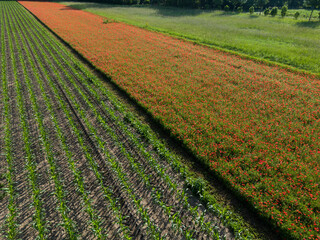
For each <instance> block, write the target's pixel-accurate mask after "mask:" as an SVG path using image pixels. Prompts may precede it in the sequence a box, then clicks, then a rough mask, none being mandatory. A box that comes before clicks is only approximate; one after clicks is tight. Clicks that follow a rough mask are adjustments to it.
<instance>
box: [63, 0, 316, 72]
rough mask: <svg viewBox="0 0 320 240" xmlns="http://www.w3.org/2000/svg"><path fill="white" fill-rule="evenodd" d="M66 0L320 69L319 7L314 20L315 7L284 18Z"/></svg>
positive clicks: (172, 32)
mask: <svg viewBox="0 0 320 240" xmlns="http://www.w3.org/2000/svg"><path fill="white" fill-rule="evenodd" d="M61 3H63V4H65V5H68V6H71V7H73V8H76V9H82V10H85V11H88V12H92V13H94V14H98V15H101V16H104V17H107V18H108V19H115V20H117V21H121V22H126V23H129V24H132V25H136V26H138V27H142V28H147V29H150V30H154V31H159V32H164V33H167V34H170V35H174V36H179V37H184V38H187V39H190V40H193V41H196V42H198V43H204V44H208V45H212V46H217V47H221V48H225V49H228V50H233V51H237V52H240V53H243V54H248V55H251V56H254V57H257V58H262V59H266V60H270V61H275V62H279V63H282V64H287V65H290V66H293V67H296V68H299V69H303V70H307V71H311V72H315V73H320V65H319V62H320V48H319V47H318V46H319V43H320V42H319V39H320V24H319V21H318V20H317V17H318V12H317V11H315V12H314V14H313V16H314V18H313V20H312V21H311V22H309V21H308V17H309V15H310V11H308V10H303V9H301V10H300V9H298V10H295V9H294V10H289V11H288V16H287V17H285V18H281V16H276V17H271V16H267V17H266V16H263V15H259V14H258V13H255V14H254V15H251V16H250V15H249V13H241V14H234V13H230V14H225V13H224V12H223V11H204V10H198V9H178V8H165V7H146V6H119V5H107V4H97V3H79V2H61ZM297 11H299V12H300V17H299V18H298V19H297V20H296V19H294V17H293V15H294V13H295V12H297Z"/></svg>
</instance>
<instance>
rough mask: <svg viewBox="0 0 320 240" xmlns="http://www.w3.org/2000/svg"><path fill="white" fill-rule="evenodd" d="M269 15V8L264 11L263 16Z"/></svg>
mask: <svg viewBox="0 0 320 240" xmlns="http://www.w3.org/2000/svg"><path fill="white" fill-rule="evenodd" d="M269 13H270V10H269V8H266V9H265V10H264V11H263V14H264V15H265V16H268V15H269Z"/></svg>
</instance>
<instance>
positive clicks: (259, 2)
mask: <svg viewBox="0 0 320 240" xmlns="http://www.w3.org/2000/svg"><path fill="white" fill-rule="evenodd" d="M268 2H269V0H255V1H254V3H255V5H256V6H257V7H258V8H260V9H261V11H262V9H263V8H264V6H266V5H267V4H268Z"/></svg>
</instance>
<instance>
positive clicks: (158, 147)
mask: <svg viewBox="0 0 320 240" xmlns="http://www.w3.org/2000/svg"><path fill="white" fill-rule="evenodd" d="M56 50H57V49H56ZM73 61H76V60H75V59H73ZM65 62H66V63H67V64H68V65H69V67H71V64H70V63H69V62H68V61H65ZM57 63H59V61H57ZM79 71H80V72H81V71H84V69H76V70H75V71H74V72H75V73H77V72H79ZM84 75H85V76H86V79H85V80H84V81H83V83H85V84H86V87H87V88H88V89H90V84H88V81H89V82H90V83H92V82H94V84H95V85H97V87H99V89H100V91H102V92H103V96H106V97H108V98H110V99H111V100H112V101H113V104H114V105H115V107H114V108H116V109H117V110H120V109H121V110H122V111H125V110H124V108H123V106H121V105H120V104H119V102H117V101H116V100H115V98H114V97H112V96H111V95H110V93H108V92H107V91H106V90H105V88H104V87H103V86H102V85H101V84H99V81H97V80H96V79H95V78H94V77H93V76H92V75H91V74H90V73H88V72H85V73H84ZM69 79H70V80H72V78H71V77H70V78H69ZM74 87H75V88H77V85H75V84H74ZM65 89H67V87H65ZM92 91H93V90H92V89H91V94H92V95H94V96H95V98H96V99H97V101H98V102H101V104H102V105H103V106H104V107H105V111H107V112H108V114H109V116H111V118H112V121H115V122H116V124H117V125H118V126H121V128H122V130H124V132H125V133H126V134H127V135H126V137H128V139H130V140H131V141H132V142H133V143H134V144H135V145H136V146H137V148H138V149H140V150H141V153H142V154H143V155H144V157H145V158H146V159H148V160H149V164H150V165H151V166H153V167H154V168H155V171H156V172H157V173H158V174H160V175H162V176H161V177H163V178H164V179H165V180H166V183H167V184H168V185H169V186H170V187H172V186H173V185H174V183H172V181H171V180H170V178H169V177H168V176H167V175H166V174H165V173H164V172H165V169H164V168H163V167H162V168H161V166H160V167H159V165H158V166H157V165H156V163H155V161H154V160H153V159H152V157H151V155H150V154H149V153H148V152H147V151H146V150H145V149H143V145H142V144H141V143H140V141H139V140H138V139H137V137H136V136H135V135H134V134H132V133H131V132H130V131H129V130H128V129H126V124H125V123H123V122H121V121H119V119H117V118H116V115H115V114H114V113H112V109H111V108H110V107H109V106H106V105H105V103H104V102H103V101H100V99H102V98H103V96H101V97H99V94H98V93H96V92H92ZM82 97H83V98H84V99H85V98H86V95H85V94H84V93H83V94H82ZM74 104H75V105H76V103H74ZM89 105H90V104H89ZM90 108H93V109H94V106H93V105H92V104H91V105H90ZM94 112H95V115H96V117H97V119H98V120H99V121H100V123H101V124H102V125H103V126H104V129H105V130H106V131H107V132H110V129H108V127H107V126H106V123H105V121H104V120H103V117H101V116H99V114H98V111H94ZM122 114H123V115H126V118H127V119H129V121H130V122H131V124H133V126H135V127H136V128H138V129H140V130H139V131H140V132H141V133H144V134H145V135H146V136H147V139H149V141H150V142H153V143H154V144H155V149H156V150H157V151H158V153H159V154H160V155H162V156H164V157H165V159H166V160H167V161H168V162H169V163H170V164H173V165H174V164H176V168H179V167H180V166H179V164H178V161H177V160H176V159H175V157H173V155H172V154H171V155H170V154H169V153H168V151H167V150H166V149H165V148H164V145H162V144H160V142H159V141H156V138H155V137H154V136H152V134H151V133H150V130H149V129H148V128H147V127H146V126H142V125H141V124H139V122H138V121H137V120H136V119H134V117H133V116H132V115H131V114H129V113H126V112H124V113H122ZM111 135H112V136H113V138H114V139H115V140H116V138H117V137H116V135H115V134H111ZM121 149H122V150H124V148H121ZM124 154H125V155H127V157H128V158H129V159H130V156H128V154H127V153H124ZM133 166H134V165H133ZM136 169H138V168H137V167H136ZM139 171H140V170H139ZM140 174H141V173H140ZM142 174H143V173H142ZM142 178H143V176H142ZM144 180H145V181H146V184H147V185H148V183H147V181H148V180H147V179H144ZM154 195H155V196H157V193H155V194H154ZM180 195H181V196H184V193H183V192H182V193H181V194H180ZM182 198H183V197H182ZM185 202H186V201H185ZM210 208H212V209H215V211H216V212H217V214H218V215H219V216H220V217H221V218H222V219H223V218H225V219H229V217H230V216H229V213H228V212H227V211H223V210H220V208H219V207H217V206H215V207H212V206H210ZM193 212H196V211H193ZM224 214H225V215H226V216H225V217H224V216H223V215H224ZM196 215H197V216H198V217H197V216H195V217H194V218H195V219H201V216H199V214H198V213H196ZM176 221H177V222H178V220H176ZM200 222H201V221H200ZM229 222H232V218H231V219H229V221H227V220H226V221H225V223H226V224H227V225H228V224H229ZM200 224H201V225H203V222H201V223H200ZM230 225H231V226H232V225H236V224H230ZM208 226H210V224H209V225H208ZM237 227H238V228H239V226H235V228H237ZM202 228H203V227H202ZM202 228H201V229H202ZM207 228H210V227H207ZM210 231H212V230H210ZM238 231H239V232H240V231H243V229H238Z"/></svg>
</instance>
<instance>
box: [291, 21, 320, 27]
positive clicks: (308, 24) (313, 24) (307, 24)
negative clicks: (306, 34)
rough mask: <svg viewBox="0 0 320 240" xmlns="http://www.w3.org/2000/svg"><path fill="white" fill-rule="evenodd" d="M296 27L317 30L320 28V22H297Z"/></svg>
mask: <svg viewBox="0 0 320 240" xmlns="http://www.w3.org/2000/svg"><path fill="white" fill-rule="evenodd" d="M296 26H298V27H307V28H317V27H319V26H320V21H317V22H314V21H303V22H297V23H296Z"/></svg>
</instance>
